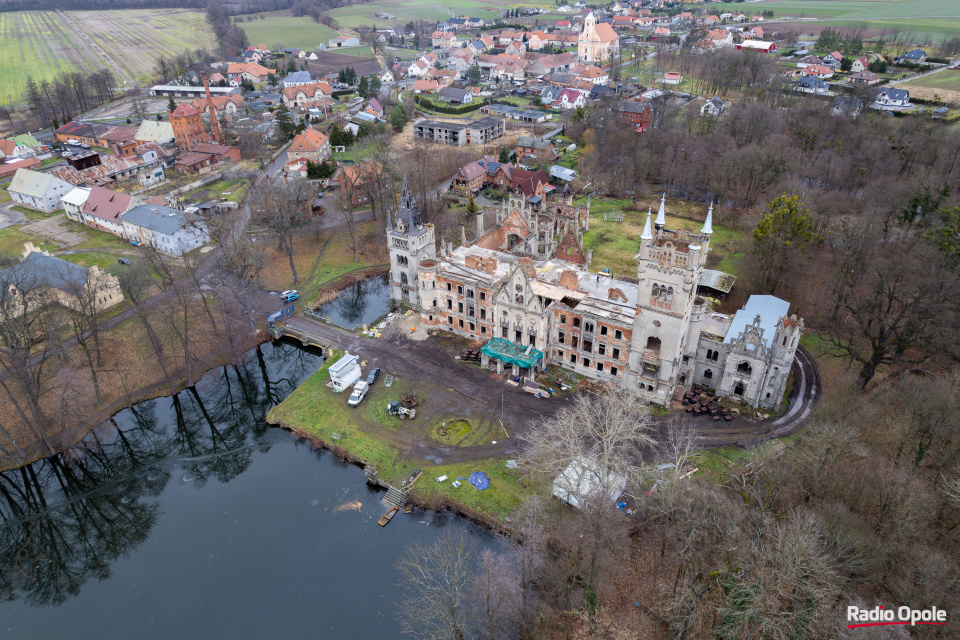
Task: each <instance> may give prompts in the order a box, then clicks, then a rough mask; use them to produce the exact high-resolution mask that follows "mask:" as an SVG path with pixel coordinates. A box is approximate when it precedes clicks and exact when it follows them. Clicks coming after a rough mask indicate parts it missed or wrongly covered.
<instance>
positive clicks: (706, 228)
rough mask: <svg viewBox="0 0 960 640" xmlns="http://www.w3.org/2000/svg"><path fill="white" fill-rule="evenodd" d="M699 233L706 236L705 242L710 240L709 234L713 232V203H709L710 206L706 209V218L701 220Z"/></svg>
mask: <svg viewBox="0 0 960 640" xmlns="http://www.w3.org/2000/svg"><path fill="white" fill-rule="evenodd" d="M700 233H701V234H703V235H705V236H707V242H709V241H710V234H712V233H713V203H712V202H711V203H710V208H709V209H708V210H707V219H706V220H704V221H703V229H700Z"/></svg>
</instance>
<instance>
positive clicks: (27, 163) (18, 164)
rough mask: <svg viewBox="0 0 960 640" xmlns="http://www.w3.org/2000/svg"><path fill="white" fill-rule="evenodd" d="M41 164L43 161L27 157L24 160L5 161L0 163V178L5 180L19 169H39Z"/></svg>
mask: <svg viewBox="0 0 960 640" xmlns="http://www.w3.org/2000/svg"><path fill="white" fill-rule="evenodd" d="M41 166H43V163H42V162H40V159H39V158H27V159H26V160H16V161H14V162H5V163H3V164H0V180H6V179H7V178H9V177H11V176H12V175H14V174H15V173H16V172H17V171H18V170H20V169H39V168H40V167H41Z"/></svg>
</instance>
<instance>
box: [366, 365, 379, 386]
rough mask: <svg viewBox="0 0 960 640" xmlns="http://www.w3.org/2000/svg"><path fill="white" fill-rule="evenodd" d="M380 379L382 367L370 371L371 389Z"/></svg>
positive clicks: (369, 382)
mask: <svg viewBox="0 0 960 640" xmlns="http://www.w3.org/2000/svg"><path fill="white" fill-rule="evenodd" d="M379 377H380V367H374V368H373V369H371V370H370V373H368V374H367V384H368V385H370V386H371V387H372V386H373V383H374V382H376V381H377V378H379Z"/></svg>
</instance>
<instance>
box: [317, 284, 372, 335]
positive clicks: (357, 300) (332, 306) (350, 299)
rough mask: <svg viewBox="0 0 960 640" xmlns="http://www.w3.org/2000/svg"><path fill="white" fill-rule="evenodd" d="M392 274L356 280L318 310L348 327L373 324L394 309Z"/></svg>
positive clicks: (340, 325) (337, 323)
mask: <svg viewBox="0 0 960 640" xmlns="http://www.w3.org/2000/svg"><path fill="white" fill-rule="evenodd" d="M389 277H390V276H389V274H386V273H385V274H382V275H379V276H371V277H369V278H366V279H364V280H361V281H360V282H356V283H354V284H352V285H350V286H349V287H347V288H346V289H344V290H343V291H341V292H340V293H339V294H338V295H337V297H336V298H335V299H334V300H332V301H330V302H328V303H327V304H325V305H322V306H321V307H320V308H319V309H318V310H317V313H319V314H320V315H321V316H323V317H324V318H330V322H332V323H333V324H335V325H337V326H338V327H343V328H345V329H353V328H354V327H356V326H357V325H361V324H370V323H371V322H374V321H376V320H377V319H379V318H380V317H381V316H383V315H384V314H385V313H387V312H388V311H389V310H390V285H389V280H388V279H389Z"/></svg>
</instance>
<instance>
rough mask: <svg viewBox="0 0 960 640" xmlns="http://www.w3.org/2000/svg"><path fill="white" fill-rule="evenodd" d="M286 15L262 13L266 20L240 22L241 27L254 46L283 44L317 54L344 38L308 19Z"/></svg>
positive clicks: (288, 47)
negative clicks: (333, 40) (329, 43)
mask: <svg viewBox="0 0 960 640" xmlns="http://www.w3.org/2000/svg"><path fill="white" fill-rule="evenodd" d="M283 13H286V12H276V13H264V14H259V15H263V16H264V18H263V20H258V19H256V17H254V19H253V20H251V21H249V22H240V23H238V26H240V27H242V28H243V30H244V31H246V32H247V37H248V38H250V43H251V44H253V45H258V44H265V45H267V46H268V47H270V48H271V49H272V48H273V46H274V45H277V44H282V45H283V46H284V48H285V49H303V50H305V51H316V50H317V45H320V44H322V45H326V44H327V43H328V42H329V41H330V40H331V39H333V38H336V37H338V36H339V35H340V34H339V33H337V32H336V31H334V30H333V29H331V28H330V27H326V26H324V25H322V24H319V23H317V22H314V21H313V18H310V17H308V16H303V17H300V18H297V17H295V16H291V15H282V14H283Z"/></svg>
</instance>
